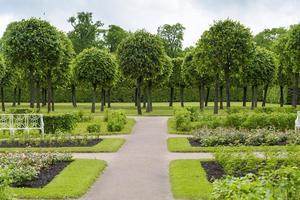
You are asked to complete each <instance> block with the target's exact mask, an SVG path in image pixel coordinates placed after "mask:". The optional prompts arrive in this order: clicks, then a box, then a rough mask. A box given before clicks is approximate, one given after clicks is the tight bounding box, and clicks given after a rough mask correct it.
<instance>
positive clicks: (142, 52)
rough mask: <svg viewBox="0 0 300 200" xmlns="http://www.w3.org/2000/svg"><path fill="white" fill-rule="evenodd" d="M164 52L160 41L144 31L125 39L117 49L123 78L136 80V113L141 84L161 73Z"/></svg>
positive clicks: (140, 112)
mask: <svg viewBox="0 0 300 200" xmlns="http://www.w3.org/2000/svg"><path fill="white" fill-rule="evenodd" d="M163 58H164V51H163V47H162V44H161V41H160V40H159V38H158V37H156V36H155V35H152V34H150V33H148V32H146V31H143V30H142V31H137V32H135V33H134V34H132V35H130V36H129V37H127V38H125V39H124V40H123V41H122V42H121V44H120V45H119V48H118V60H119V63H120V68H121V71H122V73H123V74H124V76H125V77H127V78H130V79H135V80H136V88H137V112H138V114H139V115H141V114H142V110H141V84H142V82H143V80H149V79H153V78H155V77H156V76H157V75H159V74H160V73H161V71H162V59H163ZM150 89H151V88H149V85H148V90H150Z"/></svg>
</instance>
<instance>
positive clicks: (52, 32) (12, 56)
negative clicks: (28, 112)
mask: <svg viewBox="0 0 300 200" xmlns="http://www.w3.org/2000/svg"><path fill="white" fill-rule="evenodd" d="M3 42H4V45H3V46H4V55H5V58H6V60H7V61H8V62H9V64H10V66H14V67H19V68H23V69H24V71H25V72H26V73H27V77H29V79H30V80H29V87H30V106H31V107H34V96H35V88H34V84H35V78H36V75H37V74H39V73H40V71H41V70H42V71H47V83H48V87H50V86H51V85H50V84H51V80H52V78H51V76H52V73H51V69H52V68H53V67H55V66H57V65H58V64H59V62H60V59H61V46H60V45H61V44H60V40H59V34H58V31H57V30H56V28H55V27H53V26H51V25H50V24H49V23H48V22H46V21H44V20H40V19H36V18H31V19H28V20H22V21H20V22H14V23H12V24H10V25H9V26H8V27H7V29H6V32H5V33H4V36H3ZM48 92H49V91H48ZM49 96H51V95H49ZM48 103H50V102H49V99H48Z"/></svg>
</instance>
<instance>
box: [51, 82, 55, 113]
mask: <svg viewBox="0 0 300 200" xmlns="http://www.w3.org/2000/svg"><path fill="white" fill-rule="evenodd" d="M51 105H52V111H55V106H54V88H53V87H51Z"/></svg>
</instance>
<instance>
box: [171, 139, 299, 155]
mask: <svg viewBox="0 0 300 200" xmlns="http://www.w3.org/2000/svg"><path fill="white" fill-rule="evenodd" d="M168 150H169V151H170V152H184V153H185V152H186V153H193V152H218V151H223V152H224V151H225V152H239V151H280V150H288V151H299V150H300V145H295V146H226V147H195V146H192V145H191V144H190V143H189V141H188V139H187V138H168Z"/></svg>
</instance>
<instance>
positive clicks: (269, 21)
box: [0, 0, 300, 47]
mask: <svg viewBox="0 0 300 200" xmlns="http://www.w3.org/2000/svg"><path fill="white" fill-rule="evenodd" d="M299 8H300V1H297V0H0V37H1V36H2V34H3V32H4V31H5V29H6V26H7V25H8V24H9V23H10V22H13V21H18V20H21V19H26V18H30V17H38V18H42V19H45V20H47V21H49V22H50V23H51V24H53V25H54V26H56V27H57V28H59V29H60V30H63V31H65V32H68V31H70V30H71V29H72V27H71V25H70V24H69V23H68V22H67V19H68V18H69V17H70V16H75V15H76V13H77V12H81V11H85V12H92V13H93V17H94V20H95V21H96V20H100V21H102V22H103V23H104V24H105V27H107V26H108V25H110V24H116V25H119V26H121V27H123V28H124V29H126V30H130V31H135V30H138V29H146V30H148V31H150V32H151V33H156V31H157V28H158V27H159V26H161V25H163V24H175V23H177V22H179V23H182V24H183V25H184V26H185V28H186V30H185V34H184V42H183V45H184V47H187V46H191V45H194V44H195V43H196V42H197V40H198V39H199V37H200V36H201V34H202V33H203V31H205V30H207V29H208V28H209V27H210V26H211V25H212V24H213V23H214V21H215V20H221V19H226V18H230V19H234V20H238V21H240V22H241V23H242V24H244V25H245V26H246V27H248V28H250V29H251V31H252V33H253V34H257V33H258V32H260V31H262V30H264V29H266V28H273V27H289V26H290V25H291V24H295V23H299V21H300V12H299Z"/></svg>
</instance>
